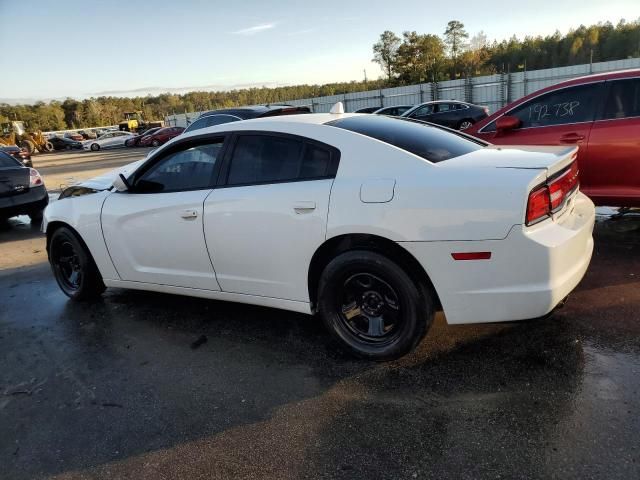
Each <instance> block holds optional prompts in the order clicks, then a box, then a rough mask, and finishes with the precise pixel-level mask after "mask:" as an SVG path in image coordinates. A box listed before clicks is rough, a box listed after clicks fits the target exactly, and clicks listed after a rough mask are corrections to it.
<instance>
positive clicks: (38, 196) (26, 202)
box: [0, 152, 49, 221]
mask: <svg viewBox="0 0 640 480" xmlns="http://www.w3.org/2000/svg"><path fill="white" fill-rule="evenodd" d="M48 203H49V195H48V194H47V189H46V188H45V186H44V181H43V180H42V177H41V176H40V174H39V173H38V171H37V170H36V169H34V168H29V167H25V166H24V165H23V164H22V163H20V162H19V161H18V160H16V159H15V158H13V157H12V156H11V155H8V154H6V153H4V152H0V220H3V219H7V218H10V217H15V216H16V215H29V217H31V220H35V221H38V220H40V219H42V211H43V210H44V208H45V207H46V206H47V204H48Z"/></svg>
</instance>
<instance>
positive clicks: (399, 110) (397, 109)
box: [373, 105, 413, 117]
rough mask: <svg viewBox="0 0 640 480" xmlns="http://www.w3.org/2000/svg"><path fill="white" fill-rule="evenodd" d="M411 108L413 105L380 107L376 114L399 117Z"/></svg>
mask: <svg viewBox="0 0 640 480" xmlns="http://www.w3.org/2000/svg"><path fill="white" fill-rule="evenodd" d="M411 108H413V105H394V106H393V107H382V108H379V109H378V110H376V111H375V112H373V113H375V114H376V115H390V116H392V117H399V116H400V115H402V114H403V113H404V112H406V111H407V110H410V109H411Z"/></svg>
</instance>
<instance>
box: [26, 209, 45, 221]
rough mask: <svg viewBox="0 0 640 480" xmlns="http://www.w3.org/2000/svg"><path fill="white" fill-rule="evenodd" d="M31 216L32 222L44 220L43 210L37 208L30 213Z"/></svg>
mask: <svg viewBox="0 0 640 480" xmlns="http://www.w3.org/2000/svg"><path fill="white" fill-rule="evenodd" d="M29 218H30V219H31V223H34V222H36V223H38V222H42V210H35V211H33V212H31V213H29Z"/></svg>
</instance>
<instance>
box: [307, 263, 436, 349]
mask: <svg viewBox="0 0 640 480" xmlns="http://www.w3.org/2000/svg"><path fill="white" fill-rule="evenodd" d="M318 310H319V313H320V315H321V317H322V319H323V321H324V323H325V325H326V326H327V328H328V329H329V331H330V332H331V334H332V335H333V336H334V338H335V339H337V340H338V342H339V343H340V344H341V345H342V347H343V348H345V349H346V350H347V351H348V352H350V353H352V354H354V355H356V356H358V357H361V358H367V359H371V360H390V359H394V358H398V357H400V356H402V355H404V354H406V353H408V352H409V351H411V350H412V349H413V348H414V347H415V346H416V345H417V344H418V343H419V342H420V340H422V338H423V337H424V335H425V334H426V332H427V330H428V328H429V326H430V325H431V323H432V321H433V316H434V308H433V302H432V300H431V299H430V298H428V295H427V294H426V293H422V289H420V288H419V287H418V285H416V283H415V282H414V281H413V280H412V279H411V278H410V277H409V275H408V274H407V273H406V272H405V271H404V270H403V269H402V268H401V267H400V266H399V265H397V264H396V263H395V262H393V261H391V260H390V259H388V258H387V257H385V256H383V255H380V254H378V253H375V252H370V251H363V250H354V251H350V252H346V253H343V254H341V255H339V256H337V257H336V258H334V259H333V260H332V261H331V262H330V263H329V264H328V265H327V267H326V268H325V270H324V272H323V273H322V277H321V279H320V287H319V293H318Z"/></svg>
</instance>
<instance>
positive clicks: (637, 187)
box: [582, 77, 640, 206]
mask: <svg viewBox="0 0 640 480" xmlns="http://www.w3.org/2000/svg"><path fill="white" fill-rule="evenodd" d="M606 87H607V88H606V90H607V91H606V95H605V99H606V100H605V102H604V106H603V108H602V113H601V114H600V115H599V117H598V119H597V120H596V121H595V123H594V124H593V128H592V129H591V135H590V136H589V148H588V153H587V155H588V164H589V168H588V169H587V171H586V172H585V173H584V175H582V181H583V183H584V184H585V186H586V187H587V188H585V189H584V190H585V192H586V193H587V194H588V195H591V196H592V197H593V198H594V199H596V200H597V201H598V203H599V204H610V205H623V206H639V205H640V77H638V78H626V79H620V80H609V81H607V82H606Z"/></svg>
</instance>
